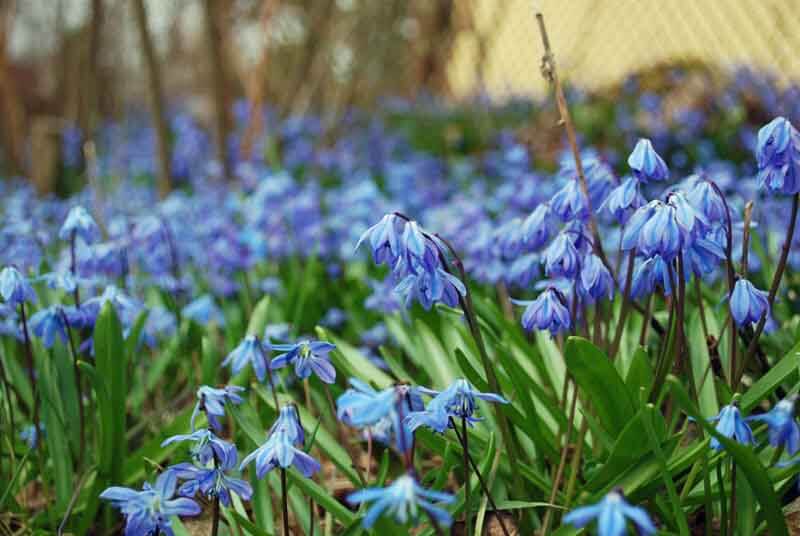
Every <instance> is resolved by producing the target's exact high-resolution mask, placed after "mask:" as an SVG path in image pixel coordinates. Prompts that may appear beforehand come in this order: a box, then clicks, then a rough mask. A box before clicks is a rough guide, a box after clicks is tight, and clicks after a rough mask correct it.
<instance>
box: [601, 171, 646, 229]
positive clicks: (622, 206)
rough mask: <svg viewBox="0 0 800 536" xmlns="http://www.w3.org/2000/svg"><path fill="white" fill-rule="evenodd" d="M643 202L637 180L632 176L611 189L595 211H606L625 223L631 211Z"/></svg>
mask: <svg viewBox="0 0 800 536" xmlns="http://www.w3.org/2000/svg"><path fill="white" fill-rule="evenodd" d="M644 203H645V200H644V197H642V194H640V193H639V181H638V180H637V179H636V178H634V177H628V178H627V179H625V180H624V181H623V182H622V184H620V185H619V186H617V187H616V188H614V189H613V190H611V193H610V194H608V197H606V199H605V201H603V203H602V204H601V205H600V207H599V208H598V209H597V212H603V211H608V213H609V214H611V215H612V216H613V217H614V218H615V219H616V220H617V221H618V222H620V223H625V221H626V220H627V219H628V217H629V216H630V215H631V214H632V213H633V211H634V210H636V209H637V208H639V207H641V206H642V205H644Z"/></svg>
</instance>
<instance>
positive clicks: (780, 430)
mask: <svg viewBox="0 0 800 536" xmlns="http://www.w3.org/2000/svg"><path fill="white" fill-rule="evenodd" d="M796 402H797V395H793V396H791V397H789V398H784V399H783V400H781V401H780V402H778V403H777V404H775V407H773V408H772V409H771V410H769V411H768V412H766V413H761V414H759V415H751V416H750V417H747V418H746V419H745V421H761V422H765V423H767V426H768V427H769V444H770V445H772V446H773V447H775V448H783V449H784V450H786V452H787V453H788V454H789V455H790V456H794V455H795V454H797V451H798V450H800V428H798V426H797V422H796V421H795V419H794V405H795V403H796Z"/></svg>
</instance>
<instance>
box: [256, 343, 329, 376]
mask: <svg viewBox="0 0 800 536" xmlns="http://www.w3.org/2000/svg"><path fill="white" fill-rule="evenodd" d="M335 348H336V345H334V344H331V343H329V342H325V341H301V342H298V343H296V344H273V345H272V349H273V350H277V351H279V352H283V353H282V354H280V355H279V356H277V357H274V358H273V359H272V362H271V364H270V367H271V368H273V369H279V368H283V367H285V366H286V365H289V364H293V365H294V373H295V375H296V376H297V377H298V378H300V379H305V378H308V377H309V376H311V374H312V373H314V374H316V375H317V376H318V377H319V379H320V380H322V381H323V382H325V383H333V382H334V381H336V369H335V368H333V365H332V364H331V362H330V360H329V359H328V354H329V353H330V352H331V350H334V349H335Z"/></svg>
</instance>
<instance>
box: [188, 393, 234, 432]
mask: <svg viewBox="0 0 800 536" xmlns="http://www.w3.org/2000/svg"><path fill="white" fill-rule="evenodd" d="M244 391H245V388H244V387H241V386H239V385H226V386H225V387H220V388H216V387H210V386H208V385H202V386H200V388H199V389H198V390H197V404H195V406H194V411H193V412H192V420H191V426H192V430H194V429H195V426H194V423H195V420H196V419H197V416H198V415H199V414H200V412H201V411H202V412H203V413H205V414H206V418H207V419H208V424H209V425H210V426H211V428H213V429H214V430H217V431H219V430H221V429H222V424H221V423H220V422H219V419H218V417H224V416H225V404H226V403H227V402H230V403H231V404H236V405H238V404H241V403H242V402H243V401H244V400H243V399H242V397H241V396H239V393H242V392H244Z"/></svg>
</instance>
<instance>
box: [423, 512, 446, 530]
mask: <svg viewBox="0 0 800 536" xmlns="http://www.w3.org/2000/svg"><path fill="white" fill-rule="evenodd" d="M425 513H426V514H427V516H428V519H429V520H430V521H431V526H432V527H433V531H434V532H435V533H436V536H444V531H442V527H440V526H439V523H437V522H436V518H434V517H433V515H431V513H430V512H428V511H427V510H425Z"/></svg>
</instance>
